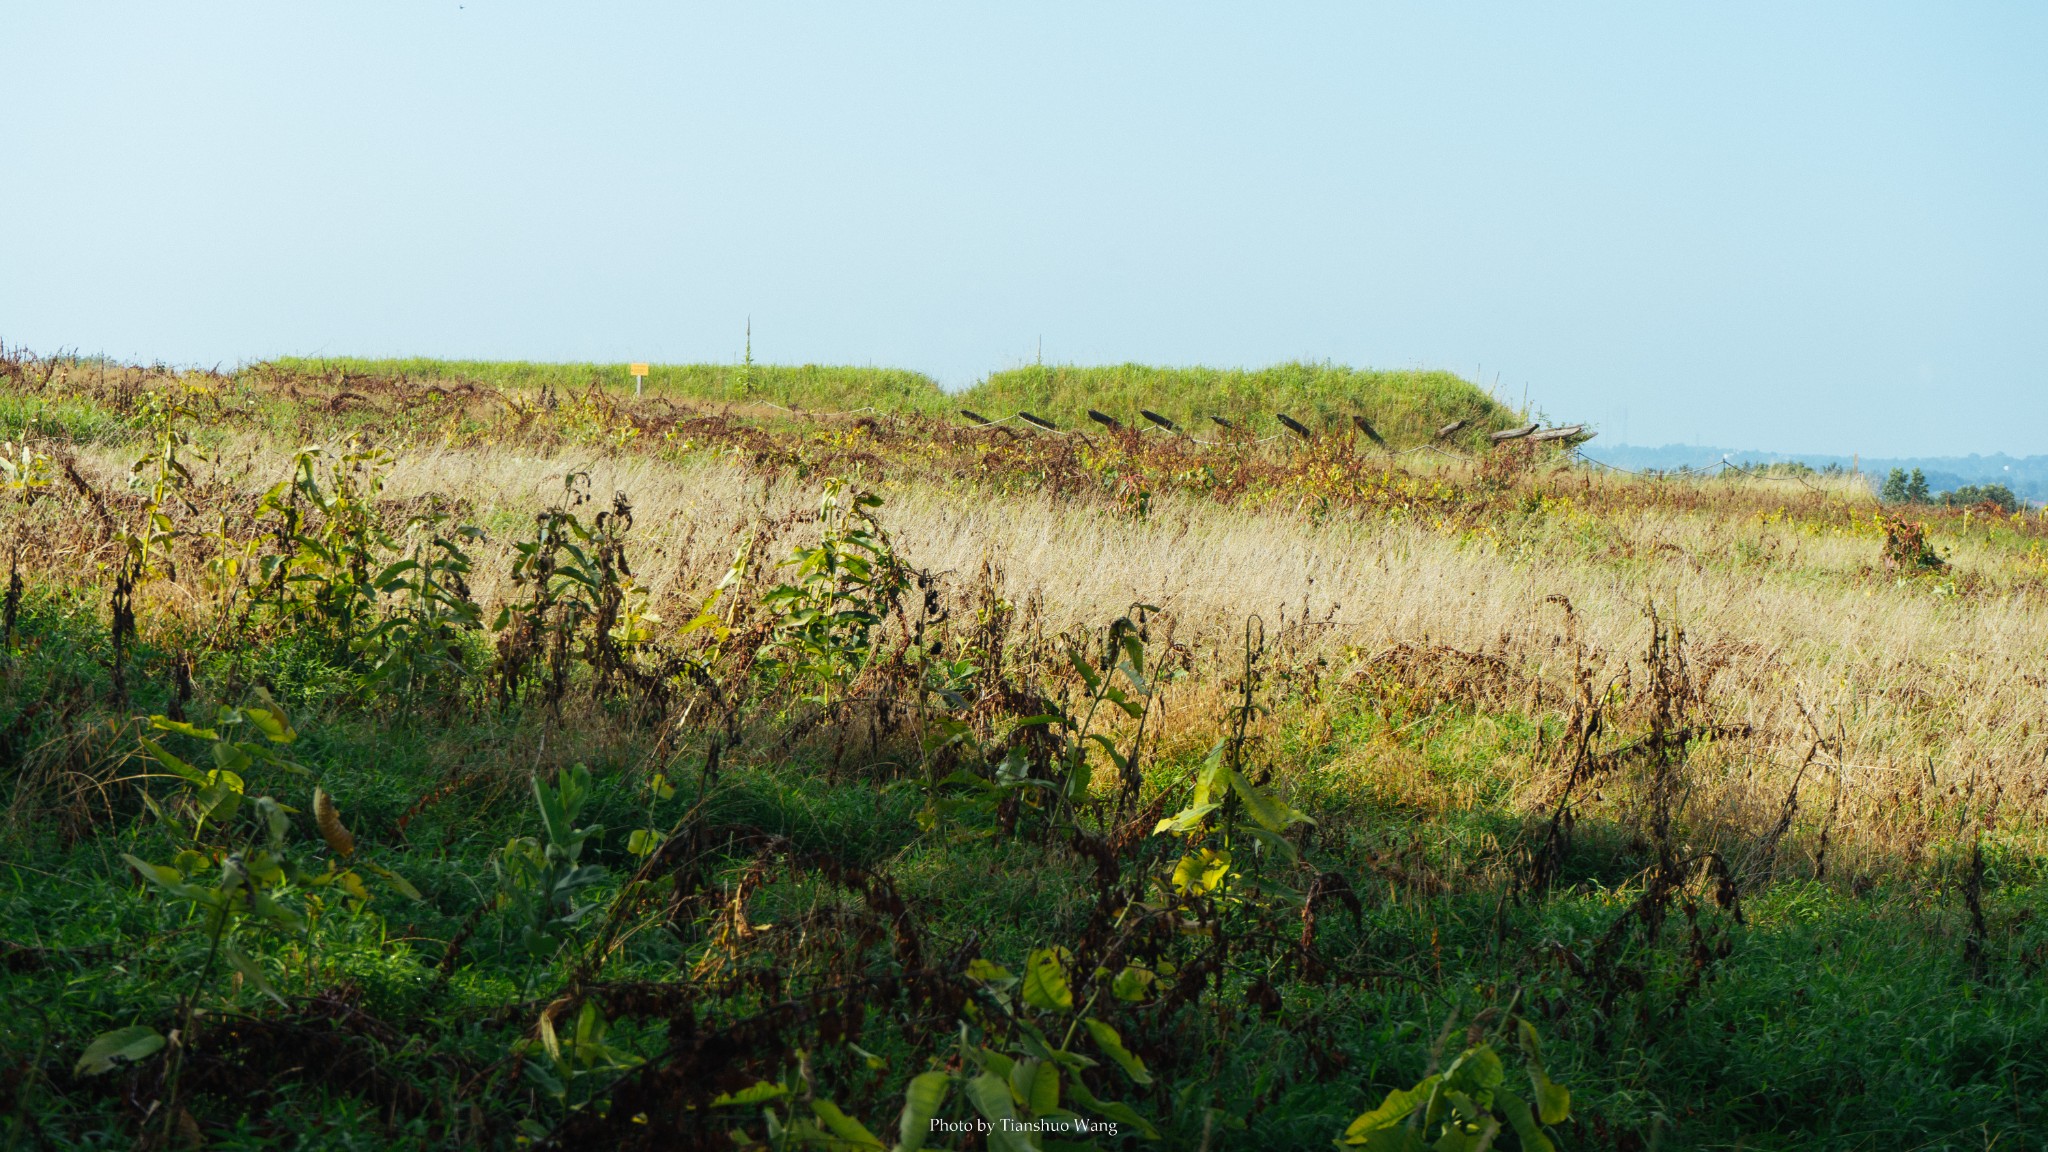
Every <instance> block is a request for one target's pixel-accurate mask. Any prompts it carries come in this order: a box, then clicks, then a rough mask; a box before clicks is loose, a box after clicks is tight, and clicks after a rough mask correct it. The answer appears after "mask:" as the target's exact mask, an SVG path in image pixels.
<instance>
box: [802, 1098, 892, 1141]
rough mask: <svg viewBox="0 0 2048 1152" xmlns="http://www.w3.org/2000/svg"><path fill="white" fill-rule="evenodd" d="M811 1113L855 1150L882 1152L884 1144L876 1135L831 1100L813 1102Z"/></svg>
mask: <svg viewBox="0 0 2048 1152" xmlns="http://www.w3.org/2000/svg"><path fill="white" fill-rule="evenodd" d="M811 1112H812V1114H813V1115H815V1116H817V1118H818V1123H820V1124H823V1125H824V1126H825V1127H826V1129H828V1130H829V1131H830V1132H831V1133H832V1135H834V1136H837V1137H839V1139H840V1140H841V1141H844V1142H845V1144H846V1145H848V1146H850V1147H853V1148H863V1149H866V1148H872V1149H874V1150H875V1152H882V1142H881V1141H880V1140H879V1139H876V1137H875V1134H874V1133H872V1132H870V1131H868V1130H867V1128H866V1127H865V1126H863V1125H862V1124H861V1122H860V1121H858V1120H855V1119H854V1118H853V1117H851V1116H848V1115H847V1114H846V1113H844V1112H842V1111H840V1110H839V1105H837V1104H834V1103H832V1102H831V1101H830V1100H813V1101H811Z"/></svg>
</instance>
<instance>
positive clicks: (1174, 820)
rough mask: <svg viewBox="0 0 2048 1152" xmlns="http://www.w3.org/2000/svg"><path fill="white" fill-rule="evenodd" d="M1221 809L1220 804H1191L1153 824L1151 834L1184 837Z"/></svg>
mask: <svg viewBox="0 0 2048 1152" xmlns="http://www.w3.org/2000/svg"><path fill="white" fill-rule="evenodd" d="M1221 807H1223V805H1221V804H1191V805H1189V806H1188V807H1186V808H1183V809H1181V810H1180V811H1179V812H1177V813H1175V814H1174V815H1172V816H1168V817H1166V818H1165V819H1163V820H1161V821H1160V822H1159V823H1157V824H1154V825H1153V826H1152V834H1153V835H1154V836H1157V835H1159V834H1161V833H1164V832H1170V833H1172V834H1174V835H1176V836H1185V835H1186V834H1188V833H1189V832H1193V831H1194V830H1195V829H1197V828H1200V827H1201V826H1202V822H1203V821H1204V820H1207V819H1208V818H1209V813H1211V812H1214V811H1216V810H1217V809H1218V808H1221Z"/></svg>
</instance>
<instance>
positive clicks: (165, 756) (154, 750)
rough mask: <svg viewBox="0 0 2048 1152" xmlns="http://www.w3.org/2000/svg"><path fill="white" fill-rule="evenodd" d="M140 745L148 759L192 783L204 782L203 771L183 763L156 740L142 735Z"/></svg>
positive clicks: (204, 775)
mask: <svg viewBox="0 0 2048 1152" xmlns="http://www.w3.org/2000/svg"><path fill="white" fill-rule="evenodd" d="M142 747H143V749H144V750H145V751H147V752H148V753H149V756H150V759H152V760H155V761H156V762H157V763H159V764H161V765H163V766H164V767H166V768H169V769H170V770H171V771H173V772H176V773H177V774H178V775H180V776H183V777H184V778H185V779H187V780H190V781H191V782H192V783H194V784H204V783H206V774H205V773H203V772H201V771H200V770H199V769H197V768H194V767H193V766H191V765H190V764H187V763H185V762H184V761H183V760H180V759H178V758H177V757H176V756H173V755H171V754H170V753H169V752H168V751H166V750H165V749H164V746H163V745H161V744H158V743H157V742H156V741H154V740H151V739H150V738H149V737H147V736H144V737H143V738H142Z"/></svg>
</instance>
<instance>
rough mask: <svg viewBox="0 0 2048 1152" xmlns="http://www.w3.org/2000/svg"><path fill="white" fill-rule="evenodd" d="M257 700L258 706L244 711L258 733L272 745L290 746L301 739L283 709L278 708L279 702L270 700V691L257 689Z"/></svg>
mask: <svg viewBox="0 0 2048 1152" xmlns="http://www.w3.org/2000/svg"><path fill="white" fill-rule="evenodd" d="M256 699H257V704H256V705H255V706H254V707H251V708H246V709H244V710H243V715H246V716H247V717H248V718H249V723H251V724H254V725H255V726H256V730H257V731H259V732H261V733H263V735H264V736H265V737H266V738H267V739H269V741H270V742H271V743H272V744H289V743H291V742H292V741H294V740H297V739H298V738H299V734H298V733H297V732H296V731H294V730H293V729H292V722H291V719H290V718H289V717H287V716H286V715H285V714H284V709H283V708H280V707H278V704H277V701H275V700H273V699H271V698H270V693H269V692H268V691H266V690H264V689H262V688H258V689H256Z"/></svg>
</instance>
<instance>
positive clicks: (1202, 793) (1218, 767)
mask: <svg viewBox="0 0 2048 1152" xmlns="http://www.w3.org/2000/svg"><path fill="white" fill-rule="evenodd" d="M1228 746H1229V745H1228V742H1227V741H1224V740H1218V741H1217V742H1216V743H1215V744H1214V745H1213V746H1212V747H1211V748H1210V749H1209V754H1208V755H1207V756H1204V757H1203V758H1202V767H1201V768H1200V769H1199V770H1197V771H1196V773H1195V795H1194V798H1193V799H1191V800H1189V801H1188V807H1190V808H1200V807H1202V806H1204V805H1207V804H1221V803H1222V796H1221V793H1222V791H1223V789H1224V787H1225V785H1224V783H1223V779H1224V777H1225V776H1226V775H1231V774H1232V773H1231V771H1230V765H1228V764H1226V763H1224V761H1223V752H1224V749H1225V748H1227V747H1228Z"/></svg>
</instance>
